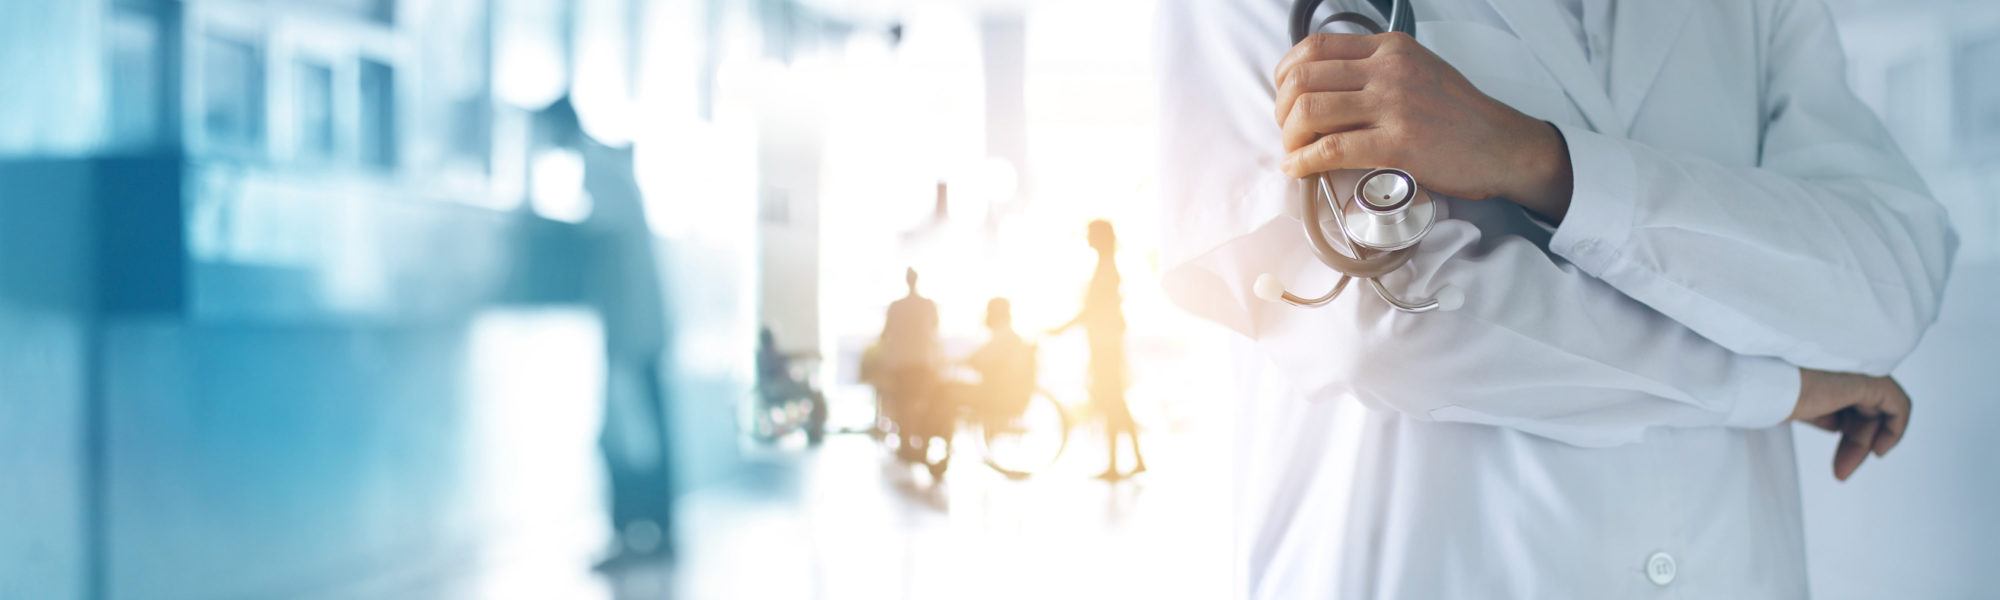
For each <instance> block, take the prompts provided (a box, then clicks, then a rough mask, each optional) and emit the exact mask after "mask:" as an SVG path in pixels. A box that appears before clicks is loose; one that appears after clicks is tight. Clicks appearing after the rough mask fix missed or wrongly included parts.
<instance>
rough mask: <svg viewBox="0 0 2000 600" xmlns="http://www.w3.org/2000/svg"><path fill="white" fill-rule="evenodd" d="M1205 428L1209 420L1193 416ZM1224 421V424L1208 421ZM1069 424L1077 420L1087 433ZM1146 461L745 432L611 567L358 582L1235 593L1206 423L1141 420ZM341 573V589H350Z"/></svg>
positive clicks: (625, 591) (461, 592)
mask: <svg viewBox="0 0 2000 600" xmlns="http://www.w3.org/2000/svg"><path fill="white" fill-rule="evenodd" d="M1207 429H1210V428H1208V427H1206V426H1205V427H1204V430H1207ZM1213 429H1215V430H1217V431H1223V430H1225V429H1223V428H1213ZM1087 433H1089V432H1088V431H1087V430H1079V434H1087ZM1146 443H1147V444H1149V446H1148V447H1147V459H1148V466H1149V467H1150V468H1151V471H1149V472H1147V473H1145V474H1143V475H1140V476H1138V477H1136V478H1134V479H1132V480H1128V481H1124V482H1119V483H1106V482H1103V481H1098V480H1096V479H1092V478H1091V474H1093V473H1096V472H1097V471H1099V470H1101V469H1102V468H1103V462H1102V460H1103V444H1102V442H1095V443H1093V440H1079V441H1078V442H1077V443H1075V444H1074V445H1072V447H1071V450H1070V453H1068V454H1066V455H1065V458H1064V460H1063V461H1062V462H1061V463H1059V464H1058V465H1057V466H1056V467H1055V468H1054V470H1052V471H1051V472H1048V473H1044V474H1041V475H1038V476H1036V477H1033V478H1030V479H1028V480H1019V481H1017V480H1009V479H1006V478H1004V477H1001V476H1000V475H999V474H997V473H995V472H993V471H990V470H987V469H986V468H985V467H984V466H983V465H979V464H977V463H972V462H961V463H955V464H954V465H953V468H952V470H951V471H950V472H949V473H947V475H946V477H945V481H944V482H943V483H937V484H934V483H933V482H932V481H931V478H930V476H929V475H928V474H927V473H924V472H923V471H921V470H920V469H915V468H906V467H905V466H904V465H901V464H899V463H896V462H895V461H893V460H890V459H888V458H887V455H886V452H885V451H884V450H883V449H882V448H881V447H880V446H878V445H876V444H875V442H874V441H872V440H871V439H869V438H868V437H866V436H862V435H856V434H847V435H835V436H831V437H830V438H829V439H828V441H827V443H826V444H825V446H824V447H822V448H819V449H817V450H807V449H805V448H804V447H803V444H800V443H799V442H798V440H790V441H788V442H786V443H784V444H781V445H780V446H777V447H756V448H751V449H747V450H746V452H748V453H749V454H750V455H751V456H750V460H749V464H750V466H749V467H748V468H747V470H746V472H745V473H744V475H743V476H741V477H738V478H735V479H732V480H731V481H729V482H728V483H726V484H724V485H720V486H714V487H712V488H710V489H705V490H701V491H697V492H694V493H693V494H691V495H690V496H688V497H687V498H686V500H685V502H684V503H683V506H682V507H681V509H680V511H679V514H680V516H681V522H682V524H683V525H682V527H683V532H682V541H681V551H680V558H679V559H678V561H676V562H675V563H673V564H667V563H659V564H640V565H634V566H628V567H624V568H619V569H612V570H609V572H606V573H598V572H594V571H593V570H592V569H591V566H590V562H591V561H590V560H588V559H586V558H585V557H580V556H574V555H571V556H556V555H549V554H543V553H538V552H536V551H535V550H534V549H533V548H526V549H521V550H518V551H514V552H511V553H502V554H496V555H495V556H492V557H489V559H487V560H484V561H480V562H479V563H477V564H474V565H469V567H468V568H467V569H465V570H463V571H461V572H458V573H455V574H452V575H449V576H446V577H444V578H442V579H438V580H428V581H405V582H393V583H385V584H383V585H380V586H375V587H373V588H372V589H365V590H361V593H363V594H365V595H378V594H379V595H383V596H395V597H434V598H473V597H478V598H493V597H520V598H546V597H567V598H1107V597H1119V598H1148V597H1190V598H1219V597H1227V596H1228V593H1229V592H1228V590H1229V587H1228V581H1229V576H1230V574H1229V572H1228V565H1229V564H1231V563H1230V560H1229V543H1230V542H1229V528H1228V517H1227V515H1228V505H1229V502H1230V493H1229V489H1228V486H1227V485H1218V484H1217V482H1226V481H1228V477H1227V473H1226V472H1225V469H1226V465H1227V463H1228V461H1227V457H1226V456H1225V455H1224V454H1223V453H1222V452H1218V451H1215V450H1218V449H1219V450H1221V451H1226V449H1227V445H1226V444H1223V443H1219V439H1218V438H1216V437H1214V436H1213V434H1210V433H1207V432H1206V431H1203V432H1176V433H1151V434H1149V437H1148V438H1147V439H1146ZM350 591H352V590H350Z"/></svg>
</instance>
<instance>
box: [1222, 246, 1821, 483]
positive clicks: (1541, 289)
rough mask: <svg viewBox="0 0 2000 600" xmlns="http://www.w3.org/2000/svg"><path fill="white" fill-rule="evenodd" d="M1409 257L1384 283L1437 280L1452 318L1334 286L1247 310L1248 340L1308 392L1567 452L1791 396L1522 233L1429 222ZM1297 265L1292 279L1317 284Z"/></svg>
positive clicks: (1734, 415) (1781, 374)
mask: <svg viewBox="0 0 2000 600" xmlns="http://www.w3.org/2000/svg"><path fill="white" fill-rule="evenodd" d="M1295 226H1296V225H1294V227H1295ZM1283 233H1285V234H1289V235H1287V237H1288V238H1296V234H1295V231H1292V230H1287V231H1285V232H1283ZM1292 243H1296V241H1293V242H1292ZM1419 250H1420V251H1419V254H1418V256H1417V257H1416V258H1415V259H1413V260H1412V262H1411V264H1410V265H1409V266H1407V267H1405V269H1404V270H1402V271H1398V273H1397V274H1394V275H1392V276H1390V278H1388V279H1387V280H1386V281H1385V283H1387V284H1389V286H1390V287H1392V288H1394V289H1398V290H1406V291H1408V293H1410V294H1414V295H1423V294H1426V293H1428V292H1430V291H1433V290H1436V289H1437V288H1439V287H1441V286H1442V285H1445V284H1447V283H1449V284H1450V285H1454V286H1457V287H1459V288H1460V289H1463V290H1465V293H1466V295H1467V298H1466V302H1465V306H1464V308H1462V309H1460V310H1457V311H1452V312H1434V313H1425V314H1409V313H1402V312H1397V311H1394V310H1393V309H1390V308H1389V307H1388V306H1387V305H1385V304H1384V303H1382V302H1381V301H1380V300H1379V299H1377V298H1374V297H1373V296H1372V295H1370V294H1366V293H1361V292H1350V293H1349V294H1348V295H1346V296H1343V297H1342V298H1340V299H1339V300H1337V301H1335V302H1334V303H1333V304H1330V305H1327V306H1324V307H1321V308H1318V309H1311V310H1306V309H1299V308H1295V307H1291V306H1284V305H1276V304H1266V305H1262V306H1261V307H1260V308H1259V309H1258V313H1257V314H1256V315H1255V317H1254V318H1253V319H1252V321H1253V322H1254V323H1255V324H1256V325H1255V329H1254V331H1253V335H1252V337H1253V338H1254V339H1256V340H1257V342H1258V345H1259V347H1260V348H1262V349H1264V351H1265V354H1266V355H1267V356H1268V357H1269V358H1270V360H1272V361H1273V362H1274V363H1275V364H1276V365H1277V366H1278V367H1279V368H1280V370H1281V371H1282V372H1284V373H1286V375H1287V377H1288V378H1289V379H1291V380H1292V383H1293V384H1294V386H1295V387H1297V388H1298V389H1299V390H1301V391H1304V392H1306V393H1308V394H1309V395H1311V396H1326V395H1344V394H1352V395H1353V396H1355V397H1357V398H1359V399H1360V400H1361V401H1362V402H1364V403H1367V404H1369V405H1371V406H1374V407H1376V408H1379V409H1384V410H1393V411H1396V412H1399V413H1402V414H1405V415H1408V416H1411V417H1414V418H1417V419H1421V420H1437V421H1455V422H1467V423H1479V424H1486V425H1494V426H1500V427H1508V428H1512V429H1518V430H1521V431H1525V432H1529V433H1533V434H1536V435H1541V436H1544V437H1549V438H1552V439H1556V440H1560V441H1564V442H1568V443H1571V444H1576V445H1581V446H1606V445H1616V444H1621V443H1628V442H1632V441H1636V440H1637V439H1640V438H1641V437H1642V436H1643V435H1644V434H1645V432H1646V431H1648V430H1650V429H1654V428H1685V427H1718V426H1733V427H1746V428H1759V427H1768V426H1771V425H1774V424H1777V423H1779V422H1781V421H1783V420H1784V419H1785V418H1786V416H1787V415H1788V414H1789V412H1790V409H1791V407H1792V406H1793V404H1794V403H1795V400H1796V398H1797V394H1798V385H1799V381H1798V371H1797V370H1796V369H1795V368H1793V367H1791V366H1790V365H1786V364H1784V363H1783V362H1782V361H1779V360H1776V359H1771V358H1760V357H1750V356H1744V355H1740V354H1736V353H1733V352H1730V351H1728V350H1727V349H1724V348H1722V347H1720V346H1718V345H1716V344H1714V343H1713V342H1710V341H1708V340H1706V339H1703V338H1702V337H1701V336H1699V335H1696V334H1694V333H1693V332H1691V331H1689V330H1688V329H1687V328H1685V327H1683V326H1681V325H1680V324H1678V323H1675V322H1673V321H1672V320H1671V319H1668V318H1666V317H1664V316H1662V315H1660V314H1658V313H1657V312H1654V311H1652V310H1651V309H1648V308H1646V307H1645V306H1643V305H1640V304H1638V303H1636V302H1634V301H1632V300H1631V299H1629V298H1627V297H1625V296H1623V295H1622V294H1620V293H1618V292H1617V291H1616V290H1613V289H1611V288H1610V287H1609V286H1606V285H1604V284H1603V283H1602V282H1600V281H1597V280H1595V279H1594V278H1591V277H1589V276H1588V275H1585V274H1583V273H1581V272H1578V271H1577V270H1576V269H1574V268H1573V267H1569V266H1566V265H1562V264H1560V263H1559V262H1557V261H1552V260H1550V259H1549V257H1548V256H1547V255H1546V254H1543V252H1542V251H1541V249H1540V248H1538V247H1536V246H1535V245H1534V244H1532V243H1530V242H1529V241H1528V240H1526V239H1525V238H1522V237H1518V236H1511V235H1499V236H1495V237H1493V238H1491V239H1484V238H1482V236H1480V234H1479V232H1478V230H1477V229H1475V228H1474V227H1473V226H1472V225H1471V224H1469V223H1466V222H1464V221H1445V222H1443V223H1440V224H1439V225H1438V229H1435V230H1433V232H1432V234H1431V237H1430V238H1429V239H1427V240H1426V241H1425V243H1424V245H1423V246H1420V247H1419ZM1258 254H1261V253H1258ZM1221 258H1224V259H1226V258H1227V257H1226V256H1224V257H1221ZM1307 262H1308V264H1304V265H1294V266H1293V270H1295V271H1296V272H1295V273H1292V275H1293V276H1294V277H1295V278H1296V279H1295V280H1297V279H1305V280H1317V279H1321V278H1323V277H1325V276H1326V275H1316V274H1317V273H1323V272H1324V271H1323V269H1318V268H1317V265H1312V264H1309V263H1310V261H1309V260H1308V261H1307ZM1262 266H1264V267H1266V268H1268V267H1270V266H1272V265H1268V264H1267V265H1262ZM1219 268H1221V269H1224V270H1226V269H1227V267H1219ZM1229 277H1230V276H1228V275H1224V276H1223V278H1224V279H1228V278H1229Z"/></svg>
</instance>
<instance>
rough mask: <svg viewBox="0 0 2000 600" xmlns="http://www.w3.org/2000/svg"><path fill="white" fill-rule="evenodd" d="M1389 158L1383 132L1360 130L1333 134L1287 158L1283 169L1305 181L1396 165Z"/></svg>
mask: <svg viewBox="0 0 2000 600" xmlns="http://www.w3.org/2000/svg"><path fill="white" fill-rule="evenodd" d="M1390 158H1391V157H1388V156H1387V152H1386V149H1385V146H1384V140H1383V137H1382V134H1381V130H1379V129H1357V130H1353V131H1347V132H1343V133H1335V134H1330V135H1327V136H1325V137H1321V138H1319V139H1318V140H1314V141H1313V142H1312V143H1310V144H1307V145H1305V146H1303V147H1301V148H1299V149H1297V150H1293V151H1291V152H1288V153H1286V154H1285V160H1284V163H1283V164H1281V165H1280V168H1282V169H1284V171H1285V173H1286V174H1287V175H1291V176H1292V177H1297V178H1302V179H1303V178H1305V177H1307V176H1309V175H1312V174H1313V173H1324V172H1327V171H1332V170H1335V169H1363V168H1369V167H1371V166H1373V165H1385V164H1394V161H1393V160H1390Z"/></svg>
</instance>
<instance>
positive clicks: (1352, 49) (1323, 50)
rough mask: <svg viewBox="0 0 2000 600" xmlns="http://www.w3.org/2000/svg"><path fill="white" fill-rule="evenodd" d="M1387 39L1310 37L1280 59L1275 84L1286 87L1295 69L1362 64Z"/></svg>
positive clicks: (1339, 36) (1326, 35) (1336, 34)
mask: <svg viewBox="0 0 2000 600" xmlns="http://www.w3.org/2000/svg"><path fill="white" fill-rule="evenodd" d="M1384 39H1385V36H1380V35H1350V34H1340V33H1322V34H1318V35H1314V36H1312V37H1308V38H1306V39H1305V41H1303V42H1299V43H1298V44H1296V45H1293V46H1292V49H1291V50H1288V51H1286V52H1285V56H1284V58H1280V59H1278V68H1277V69H1276V70H1274V71H1272V72H1271V80H1272V84H1274V85H1276V86H1277V87H1278V88H1279V89H1283V88H1284V86H1285V78H1286V73H1287V72H1288V71H1291V70H1292V66H1293V65H1297V64H1303V63H1310V62H1319V61H1323V60H1360V59H1363V58H1368V57H1370V56H1374V55H1375V49H1376V48H1379V47H1381V45H1382V42H1383V40H1384Z"/></svg>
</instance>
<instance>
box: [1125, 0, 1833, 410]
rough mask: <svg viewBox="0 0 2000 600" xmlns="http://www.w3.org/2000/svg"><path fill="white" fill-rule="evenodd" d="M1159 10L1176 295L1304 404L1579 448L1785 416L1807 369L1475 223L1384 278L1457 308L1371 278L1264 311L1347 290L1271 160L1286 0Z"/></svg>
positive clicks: (1449, 223)
mask: <svg viewBox="0 0 2000 600" xmlns="http://www.w3.org/2000/svg"><path fill="white" fill-rule="evenodd" d="M1265 5H1270V6H1265ZM1160 11H1161V13H1160V14H1161V27H1160V28H1159V34H1160V36H1161V41H1162V43H1161V44H1159V45H1158V46H1157V47H1156V57H1158V58H1159V60H1160V65H1161V71H1160V73H1159V80H1160V82H1161V83H1162V85H1163V87H1164V89H1163V90H1162V92H1163V93H1162V94H1161V98H1162V104H1161V106H1160V109H1161V112H1160V116H1161V117H1162V120H1163V127H1162V139H1161V145H1162V152H1163V154H1162V162H1161V164H1162V172H1161V175H1160V176H1161V179H1160V181H1161V183H1160V189H1161V192H1162V195H1163V196H1164V200H1165V210H1166V211H1167V215H1166V219H1165V221H1166V225H1167V230H1166V232H1165V240H1166V248H1165V256H1166V263H1167V267H1168V270H1167V272H1166V273H1165V276H1164V278H1163V285H1164V286H1165V288H1166V291H1167V292H1168V294H1169V296H1170V297H1171V298H1172V299H1173V300H1174V301H1175V302H1176V303H1177V304H1179V305H1180V306H1182V307H1184V308H1186V309H1188V310H1190V311H1192V312H1194V313H1196V314H1197V315H1200V316H1203V317H1205V318H1208V319H1210V320H1213V321H1216V322H1218V323H1221V324H1223V325H1225V326H1228V327H1229V328H1231V329H1234V330H1235V331H1237V332H1239V333H1241V334H1243V335H1245V336H1248V337H1250V338H1251V339H1253V340H1254V341H1255V342H1256V345H1257V347H1258V348H1259V350H1260V352H1261V353H1262V354H1264V355H1265V356H1266V357H1267V358H1268V359H1270V360H1271V361H1272V362H1273V363H1274V364H1275V366H1277V367H1278V369H1279V370H1280V372H1282V373H1284V374H1285V376H1286V378H1287V379H1288V380H1289V382H1290V384H1291V386H1292V387H1293V388H1294V389H1295V390H1297V391H1299V392H1301V393H1302V394H1303V395H1304V396H1305V397H1307V398H1310V399H1311V400H1310V401H1326V400H1328V399H1332V398H1339V397H1344V396H1348V395H1352V396H1354V397H1357V398H1359V399H1360V400H1361V401H1362V402H1364V403H1366V404H1368V405H1370V406H1373V407H1376V408H1379V409H1384V410H1393V411H1397V412H1399V413H1402V414H1405V415H1408V416H1410V417H1412V418H1416V419H1420V420H1436V421H1450V422H1464V423H1480V424H1487V425H1494V426H1500V427H1508V428H1513V429H1517V430H1521V431H1525V432H1528V433H1532V434H1536V435H1541V436H1544V437H1548V438H1552V439H1556V440H1560V441H1564V442H1568V443H1571V444H1576V445H1582V446H1609V445H1617V444H1622V443H1629V442H1632V441H1636V440H1638V439H1640V438H1641V437H1643V436H1644V435H1646V433H1647V432H1648V431H1649V430H1651V429H1654V428H1660V427H1715V426H1735V427H1747V428H1761V427H1768V426H1771V425H1774V424H1777V423H1779V422H1782V421H1783V420H1784V419H1785V418H1786V416H1787V415H1788V414H1789V413H1790V409H1791V407H1792V406H1793V404H1794V402H1795V400H1796V398H1797V394H1798V371H1797V369H1796V368H1794V367H1792V366H1790V365H1787V364H1785V363H1784V362H1783V361H1781V360H1778V359H1775V358H1768V357H1753V356H1747V355H1743V354H1738V353H1735V352H1731V351H1729V350H1728V349H1725V348H1723V347H1721V346H1719V345H1717V344H1715V343H1714V342H1711V341H1709V340H1707V339H1704V338H1703V337H1701V336H1700V335H1697V334H1695V333H1694V332H1693V331H1690V330H1689V329H1688V328H1687V327H1685V326H1683V325H1681V324H1680V323H1677V322H1675V321H1674V320H1672V319H1668V318H1667V317H1665V316H1664V315H1662V314H1660V313H1659V312H1657V311H1654V310H1653V309H1651V308H1648V307H1646V306H1645V305H1643V304H1640V303H1638V302H1636V301H1634V300H1632V299H1631V298H1629V297H1627V296H1625V295H1624V294H1622V293H1620V292H1618V291H1617V290H1615V289H1613V288H1612V287H1611V286H1609V285H1606V284H1605V283H1604V282H1602V281H1599V280H1597V279H1596V278H1593V277H1591V276H1589V275H1588V274H1585V273H1583V272H1581V271H1579V270H1578V269H1577V268H1575V267H1574V266H1571V265H1568V264H1566V263H1564V262H1562V261H1559V260H1556V259H1554V258H1552V257H1550V256H1549V255H1548V254H1547V253H1546V252H1545V251H1544V250H1543V249H1542V248H1541V247H1540V246H1538V245H1536V244H1535V243H1534V242H1533V241H1531V240H1529V239H1528V238H1525V237H1522V236H1519V235H1511V234H1504V235H1488V234H1487V233H1486V232H1483V231H1481V230H1480V229H1479V228H1478V227H1475V226H1474V225H1473V224H1472V223H1470V222H1468V221H1464V220H1445V221H1442V222H1440V223H1439V224H1438V225H1437V226H1436V227H1435V228H1434V229H1433V230H1432V232H1431V234H1430V236H1429V237H1428V238H1427V239H1426V241H1425V242H1424V243H1423V245H1421V246H1420V247H1419V250H1418V251H1417V253H1416V257H1415V258H1414V259H1413V260H1412V261H1411V264H1410V265H1408V266H1406V267H1405V268H1403V269H1401V270H1399V271H1397V273H1394V274H1392V275H1391V276H1389V277H1388V278H1385V283H1387V284H1389V286H1390V287H1391V288H1392V289H1396V290H1405V291H1406V293H1407V294H1409V295H1412V296H1421V295H1425V294H1428V293H1431V292H1434V291H1435V290H1437V289H1438V287H1440V286H1441V285H1443V284H1445V283H1450V284H1453V285H1456V286H1458V287H1459V288H1460V289H1462V290H1464V292H1465V295H1466V299H1465V303H1464V307H1463V308H1461V309H1459V310H1457V311H1452V312H1441V313H1426V314H1408V313H1401V312H1397V311H1395V310H1393V309H1391V308H1389V307H1388V306H1387V305H1386V304H1385V303H1383V302H1382V300H1380V299H1379V298H1375V297H1374V295H1373V294H1372V293H1371V292H1369V291H1368V290H1366V289H1365V288H1364V287H1361V286H1355V287H1351V288H1350V289H1349V290H1348V292H1347V293H1346V294H1344V295H1343V296H1342V297H1341V298H1340V299H1338V300H1336V301H1335V302H1333V303H1332V304H1329V305H1327V306H1324V307H1321V308H1317V309H1302V308H1294V307H1290V306H1284V305H1277V304H1270V303H1265V302H1262V301H1260V300H1257V299H1256V298H1255V297H1254V296H1253V295H1252V294H1251V292H1250V289H1251V285H1252V283H1253V282H1254V280H1255V279H1256V277H1257V275H1258V274H1259V273H1261V272H1265V271H1270V272H1273V273H1275V274H1278V275H1280V276H1282V277H1283V278H1284V279H1285V280H1286V281H1288V282H1291V283H1292V284H1293V285H1294V286H1295V287H1297V288H1300V289H1301V291H1303V292H1305V293H1308V294H1317V293H1318V292H1319V291H1321V290H1324V289H1326V286H1327V285H1330V284H1331V283H1332V278H1333V276H1332V274H1331V273H1329V272H1328V271H1327V270H1326V269H1325V268H1324V267H1322V266H1320V265H1319V264H1318V263H1317V262H1316V261H1314V259H1313V258H1312V257H1311V255H1310V253H1309V252H1308V251H1307V250H1306V248H1305V245H1304V241H1303V236H1301V235H1300V233H1299V222H1298V221H1297V220H1296V219H1295V218H1293V217H1290V216H1287V215H1285V214H1284V210H1283V208H1282V207H1283V206H1285V205H1286V202H1285V199H1286V194H1288V193H1294V192H1293V189H1294V182H1293V181H1292V180H1290V179H1289V178H1286V177H1284V176H1283V175H1282V174H1281V173H1279V172H1278V170H1277V165H1276V164H1275V163H1276V160H1277V157H1278V149H1279V141H1278V132H1277V128H1276V126H1275V125H1273V124H1272V123H1271V122H1270V116H1269V113H1270V106H1271V98H1272V91H1271V82H1270V76H1269V75H1268V71H1269V66H1270V65H1273V64H1276V61H1277V58H1278V54H1279V53H1282V52H1283V51H1284V49H1285V48H1284V45H1283V44H1282V41H1283V40H1284V39H1286V38H1285V37H1284V31H1283V30H1282V26H1283V23H1284V20H1283V3H1281V2H1265V3H1260V4H1251V3H1234V2H1207V1H1205V0H1181V1H1169V2H1166V3H1163V5H1162V6H1161V8H1160ZM1236 11H1246V12H1255V13H1256V14H1247V15H1246V14H1230V13H1235V12H1236ZM1258 11H1261V12H1258ZM1217 13H1224V14H1217ZM1267 13H1268V14H1267ZM1266 24H1272V25H1275V26H1267V25H1266ZM1267 29H1268V30H1267ZM1492 206H1497V205H1492ZM1460 208H1463V209H1468V210H1481V209H1485V207H1480V206H1473V205H1461V206H1460ZM1514 214H1517V215H1518V213H1517V212H1516V213H1514Z"/></svg>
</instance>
